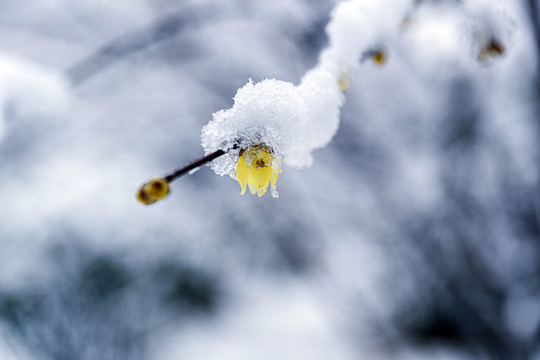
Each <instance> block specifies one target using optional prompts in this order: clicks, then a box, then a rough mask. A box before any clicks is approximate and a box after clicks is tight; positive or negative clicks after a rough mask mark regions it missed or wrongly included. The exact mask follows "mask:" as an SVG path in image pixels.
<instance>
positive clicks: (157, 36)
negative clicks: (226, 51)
mask: <svg viewBox="0 0 540 360" xmlns="http://www.w3.org/2000/svg"><path fill="white" fill-rule="evenodd" d="M217 14H219V11H216V9H215V8H211V7H209V6H198V7H194V8H190V9H184V10H180V11H177V12H175V13H172V14H168V15H166V16H165V17H163V18H161V19H159V20H158V21H156V22H155V23H154V24H152V25H150V26H148V27H147V28H144V29H141V30H136V31H133V32H130V33H127V34H125V35H122V36H120V37H118V38H116V39H114V40H112V41H110V42H109V43H107V44H105V45H103V46H102V47H101V48H100V49H98V50H97V51H96V52H95V53H93V54H91V55H89V56H87V57H86V58H84V59H83V60H81V61H79V62H78V63H76V64H75V65H73V66H71V67H70V68H69V69H67V70H66V73H67V76H68V78H69V79H70V81H71V84H72V85H73V86H78V85H81V84H83V83H84V82H86V81H87V80H89V79H90V78H91V77H93V76H94V75H96V74H97V73H99V72H101V71H103V70H105V69H107V68H108V67H109V66H111V65H113V64H114V63H116V62H118V61H121V60H123V59H125V58H127V57H129V56H131V55H133V54H136V53H138V52H140V51H143V50H145V49H148V48H149V47H151V46H153V45H155V44H157V43H160V42H163V41H166V40H169V39H171V38H174V37H175V36H178V35H180V34H181V33H182V32H184V31H186V30H189V29H194V28H197V27H198V26H199V25H201V24H202V21H201V20H200V19H204V21H205V22H206V21H210V20H215V17H216V15H217Z"/></svg>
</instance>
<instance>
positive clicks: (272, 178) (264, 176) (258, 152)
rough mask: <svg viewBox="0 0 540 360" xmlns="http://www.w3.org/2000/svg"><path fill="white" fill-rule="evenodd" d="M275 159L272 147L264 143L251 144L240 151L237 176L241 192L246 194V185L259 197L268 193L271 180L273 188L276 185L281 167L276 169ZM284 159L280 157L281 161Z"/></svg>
mask: <svg viewBox="0 0 540 360" xmlns="http://www.w3.org/2000/svg"><path fill="white" fill-rule="evenodd" d="M274 159H275V156H273V155H272V149H271V148H269V147H267V146H264V145H257V146H251V147H249V148H247V149H242V150H241V151H240V156H239V158H238V163H237V164H236V177H237V179H238V182H239V183H240V187H241V188H242V191H241V192H240V194H242V195H244V193H245V192H246V185H247V186H249V191H250V192H251V193H252V194H253V195H255V194H257V195H258V196H259V197H261V196H263V195H264V194H265V193H266V190H267V189H268V184H269V183H270V182H271V188H272V189H273V188H274V187H275V186H276V182H277V179H278V174H279V173H280V172H281V169H280V168H279V167H278V168H277V169H274V167H273V166H272V162H274ZM282 160H283V159H279V163H281V161H282Z"/></svg>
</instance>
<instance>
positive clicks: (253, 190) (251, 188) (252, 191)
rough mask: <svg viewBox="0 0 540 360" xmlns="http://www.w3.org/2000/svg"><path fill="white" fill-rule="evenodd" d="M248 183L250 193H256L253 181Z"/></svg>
mask: <svg viewBox="0 0 540 360" xmlns="http://www.w3.org/2000/svg"><path fill="white" fill-rule="evenodd" d="M248 185H249V192H250V193H251V195H255V194H256V193H257V186H255V183H249V184H248Z"/></svg>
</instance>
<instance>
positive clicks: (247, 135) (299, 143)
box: [201, 0, 408, 196]
mask: <svg viewBox="0 0 540 360" xmlns="http://www.w3.org/2000/svg"><path fill="white" fill-rule="evenodd" d="M407 3H408V2H407V1H397V2H396V4H395V5H396V6H395V7H394V8H393V10H392V11H389V10H388V8H387V7H385V6H384V5H381V2H378V1H358V0H356V1H348V2H344V3H341V4H340V5H339V6H337V7H336V9H335V10H334V13H333V17H332V21H331V22H330V24H329V25H328V28H327V33H328V36H329V39H330V46H329V47H328V48H327V49H326V50H325V51H323V53H322V54H321V56H320V60H319V64H318V65H317V66H316V67H315V68H314V69H312V70H310V71H308V72H307V73H306V74H305V75H304V77H303V78H302V80H301V81H300V84H299V85H297V86H295V85H293V84H292V83H289V82H284V81H280V80H275V79H265V80H263V81H261V82H259V83H254V82H253V81H252V80H249V81H248V83H247V84H246V85H244V87H242V88H240V89H239V90H238V92H237V94H236V96H235V97H234V105H233V107H232V108H230V109H228V110H221V111H218V112H216V113H214V114H213V117H212V121H210V122H209V123H208V124H207V125H206V126H205V127H204V128H203V130H202V135H201V140H202V145H203V147H204V150H205V152H206V154H210V153H213V152H214V151H217V150H224V151H227V150H229V149H233V147H234V149H233V150H230V151H228V153H227V154H226V155H224V156H222V157H220V158H218V159H215V160H214V161H213V162H212V163H211V167H212V169H213V170H214V171H215V172H216V173H217V174H219V175H230V176H231V177H232V178H234V179H238V177H237V173H236V168H237V162H238V159H239V157H240V154H241V152H243V151H245V150H247V149H253V148H256V147H261V146H262V147H265V148H266V149H268V150H269V153H270V154H271V158H272V161H271V164H266V165H265V166H271V167H272V168H273V170H274V171H275V172H276V173H277V172H279V171H281V170H280V169H281V168H280V166H281V163H282V161H283V163H284V164H285V165H287V166H291V167H296V168H304V167H308V166H310V165H311V164H312V162H313V156H312V152H313V150H315V149H318V148H322V147H324V146H326V145H327V144H328V143H329V142H330V140H331V139H332V138H333V137H334V135H335V133H336V131H337V129H338V127H339V113H340V108H341V105H342V104H343V102H344V95H343V93H344V92H345V91H346V90H347V89H348V87H349V79H350V74H351V72H352V71H354V70H355V69H356V68H357V67H358V66H359V62H360V58H361V55H362V53H363V52H366V51H369V49H370V48H372V47H373V46H376V45H377V44H378V43H379V42H380V41H381V39H382V38H384V37H385V36H386V35H387V34H388V33H390V32H392V31H393V30H394V29H397V28H398V25H399V23H400V21H401V20H402V17H403V14H404V10H405V9H406V6H405V5H406V4H407ZM372 53H373V54H379V52H373V51H372ZM379 63H381V61H379ZM247 166H248V168H250V166H251V165H250V163H248V164H247ZM276 178H277V175H276ZM238 180H239V179H238ZM274 182H275V181H274ZM266 186H268V181H267V182H266ZM244 187H245V185H244V186H243V187H242V192H243V191H244ZM261 191H262V190H260V191H257V193H258V194H259V196H260V195H261ZM264 191H266V188H265V190H264ZM262 193H264V192H262Z"/></svg>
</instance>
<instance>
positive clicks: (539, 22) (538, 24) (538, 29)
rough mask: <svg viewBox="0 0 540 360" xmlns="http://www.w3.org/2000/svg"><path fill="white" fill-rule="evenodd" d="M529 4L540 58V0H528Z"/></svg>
mask: <svg viewBox="0 0 540 360" xmlns="http://www.w3.org/2000/svg"><path fill="white" fill-rule="evenodd" d="M527 4H528V7H529V11H528V12H529V14H530V16H531V22H532V26H533V31H534V40H535V41H536V52H537V54H538V57H539V58H540V17H539V15H538V0H527Z"/></svg>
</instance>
